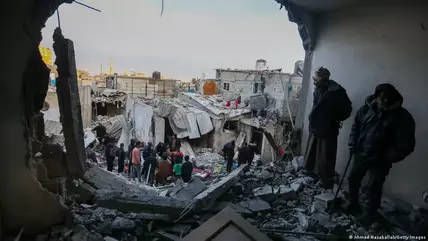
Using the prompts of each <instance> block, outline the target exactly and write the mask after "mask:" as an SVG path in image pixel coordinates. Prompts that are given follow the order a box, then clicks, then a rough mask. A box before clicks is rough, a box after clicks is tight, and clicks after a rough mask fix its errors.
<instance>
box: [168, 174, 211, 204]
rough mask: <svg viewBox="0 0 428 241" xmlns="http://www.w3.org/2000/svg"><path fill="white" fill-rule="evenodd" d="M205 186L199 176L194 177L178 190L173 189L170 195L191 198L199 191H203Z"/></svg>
mask: <svg viewBox="0 0 428 241" xmlns="http://www.w3.org/2000/svg"><path fill="white" fill-rule="evenodd" d="M206 187H207V186H206V185H205V183H204V182H203V181H201V180H200V179H199V178H194V179H192V180H191V181H190V182H189V183H187V184H184V185H182V186H181V188H180V187H179V188H178V189H179V190H176V191H174V192H173V194H171V195H170V196H171V197H175V198H181V199H187V200H192V199H193V198H194V197H196V196H197V195H198V194H199V193H201V192H202V191H204V190H205V188H206Z"/></svg>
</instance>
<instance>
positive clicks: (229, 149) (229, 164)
mask: <svg viewBox="0 0 428 241" xmlns="http://www.w3.org/2000/svg"><path fill="white" fill-rule="evenodd" d="M235 149H237V151H235ZM222 152H223V156H224V158H225V160H226V171H227V172H231V171H232V170H233V167H234V164H235V161H237V165H236V166H237V167H239V166H241V165H242V164H251V162H252V161H253V159H254V155H255V153H257V147H256V146H255V145H254V144H252V143H251V144H249V145H248V144H247V143H243V144H242V147H238V148H236V145H235V141H231V142H228V143H226V144H225V145H224V146H223V149H222Z"/></svg>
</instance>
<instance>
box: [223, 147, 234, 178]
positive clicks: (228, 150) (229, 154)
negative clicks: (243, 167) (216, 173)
mask: <svg viewBox="0 0 428 241" xmlns="http://www.w3.org/2000/svg"><path fill="white" fill-rule="evenodd" d="M234 154H235V141H231V142H228V143H226V144H225V145H224V146H223V155H224V158H225V159H226V162H227V164H226V170H227V172H231V171H232V167H233V156H234Z"/></svg>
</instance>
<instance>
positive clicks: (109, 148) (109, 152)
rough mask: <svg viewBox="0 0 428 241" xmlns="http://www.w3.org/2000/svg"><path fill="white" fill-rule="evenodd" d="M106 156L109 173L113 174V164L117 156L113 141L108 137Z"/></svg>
mask: <svg viewBox="0 0 428 241" xmlns="http://www.w3.org/2000/svg"><path fill="white" fill-rule="evenodd" d="M104 154H105V157H106V161H107V171H109V172H112V171H113V162H114V158H115V156H116V155H115V153H114V146H113V143H112V140H111V139H110V138H109V137H106V148H105V152H104Z"/></svg>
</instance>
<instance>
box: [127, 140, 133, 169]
mask: <svg viewBox="0 0 428 241" xmlns="http://www.w3.org/2000/svg"><path fill="white" fill-rule="evenodd" d="M134 147H135V140H134V139H131V143H130V144H129V146H128V154H127V156H128V160H129V162H128V176H129V177H131V173H132V150H133V149H134Z"/></svg>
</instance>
